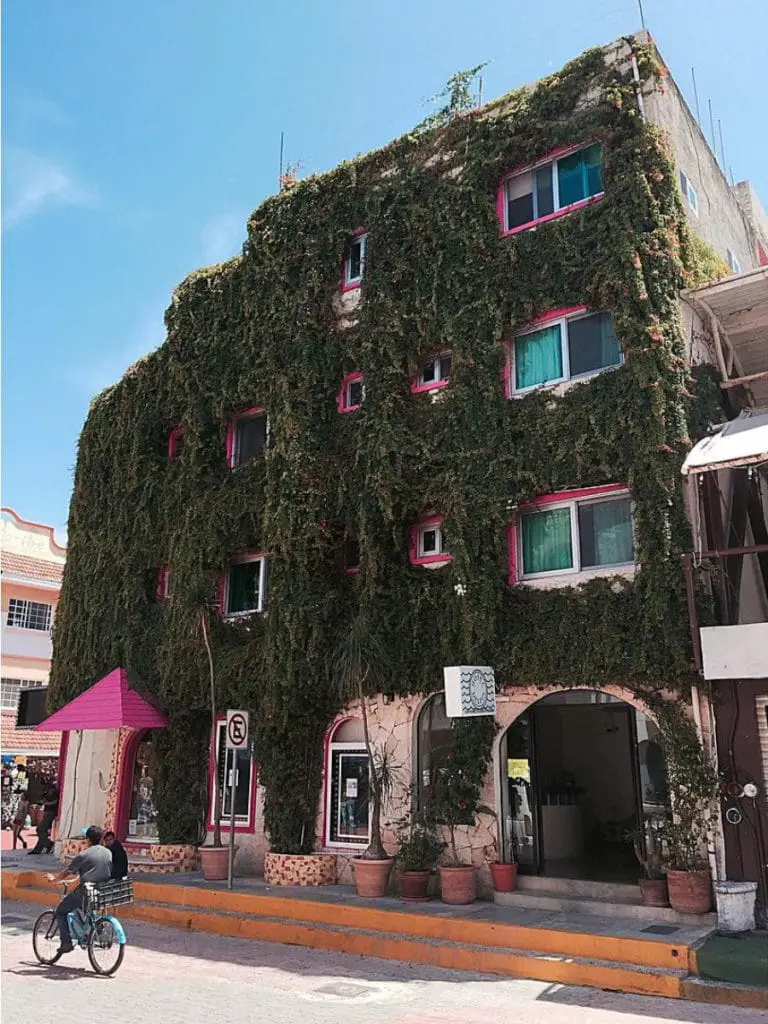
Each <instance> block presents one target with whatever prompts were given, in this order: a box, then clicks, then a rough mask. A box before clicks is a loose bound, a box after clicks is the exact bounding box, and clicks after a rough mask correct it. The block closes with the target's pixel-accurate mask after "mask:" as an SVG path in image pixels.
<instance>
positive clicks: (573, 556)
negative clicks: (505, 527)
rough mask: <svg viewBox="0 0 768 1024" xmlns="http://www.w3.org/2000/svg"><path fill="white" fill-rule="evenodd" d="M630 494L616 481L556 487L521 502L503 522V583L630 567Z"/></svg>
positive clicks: (632, 541) (632, 543)
mask: <svg viewBox="0 0 768 1024" xmlns="http://www.w3.org/2000/svg"><path fill="white" fill-rule="evenodd" d="M634 563H635V538H634V517H633V510H632V499H631V496H630V494H629V491H628V490H627V489H626V488H625V487H624V486H623V485H622V484H612V485H610V486H607V487H588V488H582V489H580V490H576V491H561V492H559V493H556V494H550V495H546V496H544V497H541V498H538V499H537V500H536V501H534V502H531V503H530V504H528V505H524V506H523V507H522V508H521V509H520V510H519V511H518V513H517V515H516V516H515V519H514V520H513V522H512V523H511V524H510V526H509V582H510V584H511V585H514V584H516V583H519V582H520V581H522V582H525V581H526V580H536V579H544V578H549V577H559V576H569V575H578V574H579V573H583V572H589V573H590V574H592V573H594V572H598V573H604V574H606V575H610V573H611V572H612V571H619V570H624V569H627V568H630V567H633V566H634Z"/></svg>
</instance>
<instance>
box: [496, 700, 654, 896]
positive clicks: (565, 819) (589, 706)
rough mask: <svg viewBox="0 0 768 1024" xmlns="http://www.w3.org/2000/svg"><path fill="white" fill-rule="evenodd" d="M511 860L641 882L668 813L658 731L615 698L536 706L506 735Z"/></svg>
mask: <svg viewBox="0 0 768 1024" xmlns="http://www.w3.org/2000/svg"><path fill="white" fill-rule="evenodd" d="M499 754H500V759H499V760H500V769H501V779H500V785H501V813H502V828H501V829H500V831H501V832H502V837H503V843H504V848H505V851H504V852H505V855H506V857H507V859H512V858H513V857H514V859H515V860H516V861H517V862H518V865H519V870H520V871H521V872H523V873H529V874H540V875H549V876H551V877H558V878H578V879H585V880H589V881H595V882H629V881H635V880H636V879H637V876H638V868H639V865H638V863H637V858H636V855H635V845H634V844H635V843H639V844H640V847H641V848H645V846H646V842H647V841H648V837H649V835H650V829H651V823H652V822H653V820H654V819H659V818H663V817H664V816H665V814H666V802H667V800H666V766H665V760H664V754H663V750H662V747H661V743H660V734H659V729H658V727H657V726H656V724H655V723H654V722H653V720H652V719H650V718H649V717H648V716H647V715H646V714H644V713H643V712H642V711H640V710H638V709H637V708H635V707H633V706H632V705H630V704H628V703H626V702H625V701H622V700H619V698H617V697H614V696H613V695H612V694H610V693H606V692H605V691H598V690H564V691H560V692H557V693H551V694H549V695H547V696H546V697H542V698H541V699H540V700H538V701H536V702H535V703H534V704H532V705H531V706H530V707H529V708H528V709H527V710H526V711H525V712H524V713H523V714H521V715H520V716H519V717H518V718H516V719H515V721H514V722H512V724H511V725H510V726H509V727H508V728H507V730H506V732H505V733H504V734H503V736H502V737H501V742H500V748H499Z"/></svg>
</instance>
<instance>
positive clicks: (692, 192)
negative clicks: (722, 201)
mask: <svg viewBox="0 0 768 1024" xmlns="http://www.w3.org/2000/svg"><path fill="white" fill-rule="evenodd" d="M680 191H681V192H682V193H683V195H684V196H685V198H686V199H687V200H688V205H689V206H690V208H691V210H693V212H694V213H695V214H696V216H697V217H698V216H699V197H698V195H697V193H696V189H695V188H694V187H693V185H692V184H691V182H690V180H689V178H688V175H687V174H686V173H685V171H680Z"/></svg>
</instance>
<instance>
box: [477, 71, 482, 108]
mask: <svg viewBox="0 0 768 1024" xmlns="http://www.w3.org/2000/svg"><path fill="white" fill-rule="evenodd" d="M477 105H478V107H482V105H483V76H482V75H480V84H479V88H478V90H477Z"/></svg>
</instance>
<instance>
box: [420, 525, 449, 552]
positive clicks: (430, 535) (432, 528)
mask: <svg viewBox="0 0 768 1024" xmlns="http://www.w3.org/2000/svg"><path fill="white" fill-rule="evenodd" d="M442 554H443V524H442V523H422V524H420V525H419V526H417V527H416V556H417V558H429V556H430V555H442Z"/></svg>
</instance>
